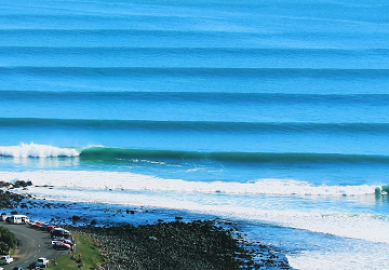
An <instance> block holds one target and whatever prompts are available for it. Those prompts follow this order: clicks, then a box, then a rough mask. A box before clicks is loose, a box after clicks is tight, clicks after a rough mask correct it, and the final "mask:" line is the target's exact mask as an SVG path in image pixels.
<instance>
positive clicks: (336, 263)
mask: <svg viewBox="0 0 389 270" xmlns="http://www.w3.org/2000/svg"><path fill="white" fill-rule="evenodd" d="M1 6H2V8H1V9H0V155H1V156H0V176H1V179H4V180H8V181H14V180H16V179H30V180H32V181H33V182H34V183H38V184H42V185H44V184H49V185H53V186H54V187H55V188H54V189H53V190H50V191H49V192H50V193H47V191H43V190H41V189H39V188H36V189H33V190H31V192H35V194H36V195H37V196H41V197H47V196H49V197H50V198H52V199H55V200H65V201H66V200H67V201H83V202H93V203H104V204H118V203H122V204H126V205H134V206H142V205H144V206H149V207H154V208H160V209H164V210H163V211H167V212H164V213H169V211H171V213H176V212H175V211H187V212H189V213H192V214H193V215H195V216H196V217H198V216H200V217H201V216H208V215H214V216H221V217H224V218H228V219H232V220H235V221H236V222H238V223H239V224H240V226H242V227H244V228H245V230H246V232H247V233H248V236H247V237H248V238H250V239H252V240H253V241H259V240H261V241H265V242H266V243H267V244H269V245H272V246H274V247H275V248H278V249H281V250H282V251H283V252H285V253H286V254H287V256H288V259H289V260H290V262H291V265H292V266H293V267H295V268H297V269H381V268H382V267H384V266H385V265H386V264H385V256H387V254H388V251H389V229H388V228H386V227H389V226H387V224H388V221H389V200H388V195H387V194H382V195H379V196H375V194H374V190H375V188H376V187H377V186H381V185H383V184H389V180H388V179H389V166H388V165H389V155H388V147H389V146H388V145H389V144H388V142H389V138H388V135H389V92H388V87H389V49H388V48H389V38H388V36H389V27H388V26H389V17H388V16H387V14H388V12H389V5H388V4H387V3H386V2H385V1H375V2H371V1H341V0H317V1H297V0H293V1H282V0H275V1H271V2H269V1H255V0H244V1H239V2H234V1H228V0H210V1H200V0H199V1H194V2H188V1H182V0H174V1H173V0H156V1H153V2H150V3H146V2H144V1H136V0H130V1H127V0H126V1H120V0H114V1H106V0H102V1H83V0H81V1H61V0H58V1H53V0H47V1H44V0H41V1H33V2H31V1H25V0H20V1H12V2H9V3H2V4H1ZM1 179H0V180H1ZM109 189H112V191H113V192H117V194H116V195H115V196H113V195H112V196H111V195H107V194H110V193H109ZM66 190H68V191H69V190H72V194H73V195H69V192H67V191H66ZM115 190H117V191H115ZM64 192H66V196H64V195H63V193H64ZM104 194H105V195H104ZM161 211H162V210H161ZM164 215H165V214H164ZM173 215H174V214H172V216H173Z"/></svg>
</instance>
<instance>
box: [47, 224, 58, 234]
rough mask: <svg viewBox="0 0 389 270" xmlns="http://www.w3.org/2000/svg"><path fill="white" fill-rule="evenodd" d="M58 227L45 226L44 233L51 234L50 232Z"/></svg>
mask: <svg viewBox="0 0 389 270" xmlns="http://www.w3.org/2000/svg"><path fill="white" fill-rule="evenodd" d="M57 227H58V226H55V225H49V226H47V228H46V232H51V231H52V230H54V229H55V228H57Z"/></svg>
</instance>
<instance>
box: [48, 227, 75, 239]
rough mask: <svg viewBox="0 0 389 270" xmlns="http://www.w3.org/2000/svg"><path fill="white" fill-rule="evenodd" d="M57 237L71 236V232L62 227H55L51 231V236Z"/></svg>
mask: <svg viewBox="0 0 389 270" xmlns="http://www.w3.org/2000/svg"><path fill="white" fill-rule="evenodd" d="M57 237H63V238H69V237H70V232H69V231H67V230H65V229H62V228H55V229H54V230H52V231H51V238H57Z"/></svg>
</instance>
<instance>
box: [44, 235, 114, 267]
mask: <svg viewBox="0 0 389 270" xmlns="http://www.w3.org/2000/svg"><path fill="white" fill-rule="evenodd" d="M72 235H73V237H74V238H75V239H76V243H77V251H76V252H75V253H74V254H68V255H64V256H61V257H59V258H57V259H56V263H57V265H55V264H54V261H52V262H51V263H50V265H49V267H48V268H46V269H47V270H50V269H57V270H59V269H67V270H72V269H74V270H76V269H78V270H79V269H94V268H96V267H98V266H99V265H103V264H105V263H106V262H107V259H106V258H105V257H104V256H103V255H102V254H101V253H100V251H99V247H98V246H97V245H96V244H95V243H94V242H93V239H92V238H90V237H89V236H86V235H81V234H78V233H72ZM79 254H81V255H82V259H81V260H79V257H78V255H79ZM73 255H74V256H76V258H77V260H74V259H71V257H72V256H73ZM79 266H81V267H79Z"/></svg>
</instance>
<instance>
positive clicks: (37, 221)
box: [30, 220, 43, 228]
mask: <svg viewBox="0 0 389 270" xmlns="http://www.w3.org/2000/svg"><path fill="white" fill-rule="evenodd" d="M41 224H43V222H42V221H40V220H34V221H33V222H30V225H31V227H33V228H38V227H39V225H41Z"/></svg>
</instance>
